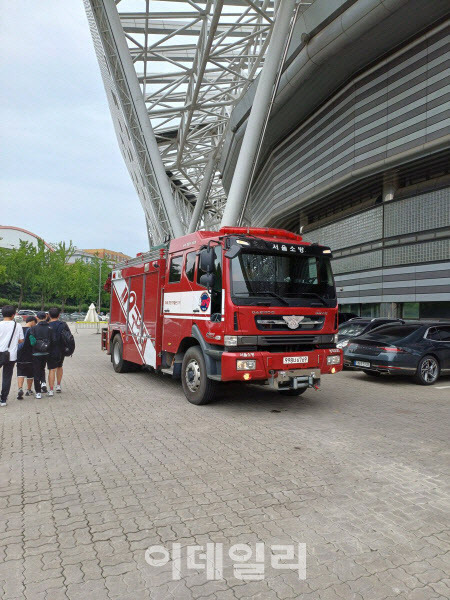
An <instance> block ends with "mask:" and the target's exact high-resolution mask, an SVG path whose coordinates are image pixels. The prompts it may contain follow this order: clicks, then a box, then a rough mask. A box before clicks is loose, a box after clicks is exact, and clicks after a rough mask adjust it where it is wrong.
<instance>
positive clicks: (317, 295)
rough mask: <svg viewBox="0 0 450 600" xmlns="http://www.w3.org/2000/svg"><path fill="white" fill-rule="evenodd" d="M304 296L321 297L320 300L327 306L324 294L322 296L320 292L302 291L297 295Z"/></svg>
mask: <svg viewBox="0 0 450 600" xmlns="http://www.w3.org/2000/svg"><path fill="white" fill-rule="evenodd" d="M302 296H311V297H312V298H319V300H320V301H321V302H322V304H324V305H325V306H327V303H326V301H325V299H324V298H323V297H322V296H320V295H319V294H316V293H315V292H300V293H299V294H298V296H297V297H298V298H301V297H302Z"/></svg>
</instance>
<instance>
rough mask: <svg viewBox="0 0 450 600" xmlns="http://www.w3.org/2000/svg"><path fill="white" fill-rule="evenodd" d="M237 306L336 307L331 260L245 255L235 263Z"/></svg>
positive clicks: (234, 294) (232, 261) (274, 255)
mask: <svg viewBox="0 0 450 600" xmlns="http://www.w3.org/2000/svg"><path fill="white" fill-rule="evenodd" d="M231 284H232V296H233V301H234V302H235V303H236V304H253V303H258V302H261V301H264V303H265V304H266V303H267V302H269V303H270V304H274V305H277V306H281V305H289V306H305V305H310V304H315V305H317V304H321V305H323V306H334V305H335V303H336V292H335V287H334V281H333V275H332V273H331V266H330V260H329V258H328V257H322V256H320V257H316V256H299V255H298V254H296V255H293V256H290V255H276V254H257V253H252V252H241V253H240V254H239V255H238V256H236V257H235V258H233V259H232V260H231Z"/></svg>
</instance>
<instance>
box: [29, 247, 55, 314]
mask: <svg viewBox="0 0 450 600" xmlns="http://www.w3.org/2000/svg"><path fill="white" fill-rule="evenodd" d="M51 254H53V252H52V251H51V250H50V249H49V248H47V246H46V245H45V244H44V242H43V241H42V240H38V248H37V253H36V270H35V278H34V285H33V289H34V291H36V292H38V293H39V296H40V299H41V310H44V309H45V305H46V304H47V303H48V301H49V300H50V298H52V297H53V290H54V286H55V277H54V274H53V273H52V269H51Z"/></svg>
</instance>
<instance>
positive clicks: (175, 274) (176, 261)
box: [169, 255, 183, 283]
mask: <svg viewBox="0 0 450 600" xmlns="http://www.w3.org/2000/svg"><path fill="white" fill-rule="evenodd" d="M182 266H183V255H181V256H174V257H173V258H172V259H171V261H170V268H169V283H178V282H179V281H181V267H182Z"/></svg>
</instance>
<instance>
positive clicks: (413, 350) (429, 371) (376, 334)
mask: <svg viewBox="0 0 450 600" xmlns="http://www.w3.org/2000/svg"><path fill="white" fill-rule="evenodd" d="M344 365H345V366H347V367H350V368H352V369H358V370H362V371H364V373H366V374H367V375H371V376H375V377H379V376H380V375H381V374H382V373H396V374H399V375H412V376H414V378H415V380H416V382H417V383H420V384H422V385H432V384H433V383H436V381H437V380H438V378H439V375H440V374H444V375H445V374H450V324H443V323H442V322H441V323H440V322H428V323H427V322H408V323H396V324H394V325H384V326H382V327H378V328H377V329H375V330H373V331H371V332H369V333H366V334H364V335H360V336H358V337H356V338H354V339H351V340H350V342H349V344H348V345H347V347H346V348H345V353H344Z"/></svg>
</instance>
